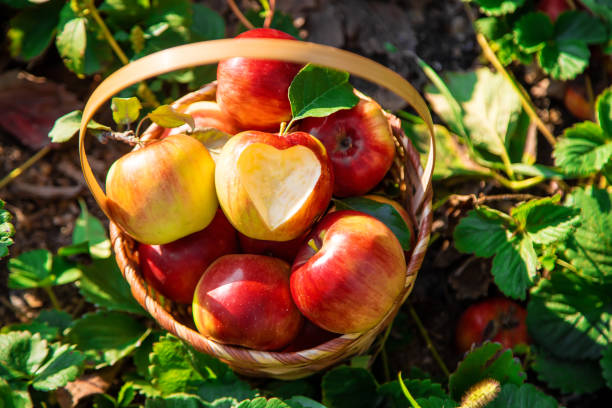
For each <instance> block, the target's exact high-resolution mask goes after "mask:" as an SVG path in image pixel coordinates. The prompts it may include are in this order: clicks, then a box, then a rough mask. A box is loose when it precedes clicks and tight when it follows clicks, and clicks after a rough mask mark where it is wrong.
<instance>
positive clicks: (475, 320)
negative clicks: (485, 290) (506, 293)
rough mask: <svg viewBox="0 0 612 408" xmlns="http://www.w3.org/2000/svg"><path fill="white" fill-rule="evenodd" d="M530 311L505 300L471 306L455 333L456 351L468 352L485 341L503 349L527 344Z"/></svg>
mask: <svg viewBox="0 0 612 408" xmlns="http://www.w3.org/2000/svg"><path fill="white" fill-rule="evenodd" d="M526 317H527V311H526V310H525V309H524V308H523V307H521V306H520V305H519V304H518V303H516V302H513V301H512V300H510V299H506V298H494V299H487V300H484V301H482V302H479V303H476V304H473V305H471V306H470V307H468V308H467V309H466V310H465V312H463V314H462V315H461V317H460V319H459V324H458V325H457V330H456V337H455V338H456V341H457V348H458V349H459V351H461V352H466V351H468V350H469V349H470V348H471V347H472V344H476V345H479V344H481V343H482V342H484V341H486V340H490V341H495V342H498V343H501V345H502V346H504V348H513V347H514V346H517V345H519V344H527V343H528V342H529V338H528V336H527V325H526V324H525V319H526Z"/></svg>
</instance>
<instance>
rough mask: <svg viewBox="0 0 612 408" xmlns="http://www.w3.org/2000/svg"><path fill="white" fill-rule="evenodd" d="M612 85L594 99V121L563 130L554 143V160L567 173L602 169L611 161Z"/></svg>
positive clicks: (590, 172) (583, 172)
mask: <svg viewBox="0 0 612 408" xmlns="http://www.w3.org/2000/svg"><path fill="white" fill-rule="evenodd" d="M611 106H612V88H608V89H606V90H605V91H604V92H602V94H601V95H599V97H598V98H597V102H596V105H595V108H596V112H597V121H598V123H593V122H590V121H586V122H582V123H578V124H576V125H574V126H573V127H571V128H567V129H565V131H564V132H563V137H562V138H560V139H559V143H558V144H557V145H556V146H555V150H554V152H553V157H554V158H555V163H556V164H557V165H558V166H559V167H561V168H562V169H563V171H564V172H565V173H566V174H568V175H570V176H578V177H586V176H590V175H593V174H597V173H598V172H601V171H606V169H607V167H606V166H609V164H610V163H612V160H611V159H612V108H611Z"/></svg>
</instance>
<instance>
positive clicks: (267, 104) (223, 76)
mask: <svg viewBox="0 0 612 408" xmlns="http://www.w3.org/2000/svg"><path fill="white" fill-rule="evenodd" d="M236 38H272V39H274V38H276V39H282V40H295V38H293V37H292V36H290V35H289V34H286V33H284V32H282V31H278V30H274V29H271V28H257V29H254V30H250V31H246V32H244V33H242V34H240V35H238V36H237V37H236ZM301 68H302V66H301V65H299V64H293V63H289V62H284V61H277V60H261V59H252V58H230V59H228V60H225V61H221V62H219V66H218V68H217V102H218V103H219V106H220V107H221V109H222V110H224V111H225V112H227V114H228V115H229V116H231V117H232V118H234V120H235V121H236V122H237V123H238V125H239V127H240V128H241V129H243V130H268V131H274V130H278V128H279V125H280V123H281V122H288V121H289V120H291V105H290V104H289V85H291V81H293V78H294V77H295V75H296V74H297V73H298V71H299V70H300V69H301Z"/></svg>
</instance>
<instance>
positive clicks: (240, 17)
mask: <svg viewBox="0 0 612 408" xmlns="http://www.w3.org/2000/svg"><path fill="white" fill-rule="evenodd" d="M227 4H228V5H229V6H230V8H231V9H232V11H233V12H234V14H235V15H236V17H238V20H240V22H241V23H242V25H244V26H245V27H246V28H248V29H249V30H252V29H254V28H255V26H254V25H253V24H252V23H251V22H250V21H249V20H247V18H246V17H245V16H244V14H242V12H241V11H240V9H239V8H238V6H237V5H236V2H234V0H227Z"/></svg>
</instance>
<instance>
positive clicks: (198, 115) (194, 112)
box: [161, 101, 239, 137]
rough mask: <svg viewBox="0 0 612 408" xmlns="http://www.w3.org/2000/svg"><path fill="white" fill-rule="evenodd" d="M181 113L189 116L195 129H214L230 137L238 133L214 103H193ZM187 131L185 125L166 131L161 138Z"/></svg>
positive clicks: (187, 126)
mask: <svg viewBox="0 0 612 408" xmlns="http://www.w3.org/2000/svg"><path fill="white" fill-rule="evenodd" d="M181 111H182V112H183V113H186V114H188V115H191V117H192V118H193V122H194V124H195V127H196V128H203V129H205V128H215V129H219V130H220V131H222V132H225V133H228V134H230V135H234V134H236V133H238V132H239V130H238V127H237V125H236V123H234V120H233V119H232V118H231V117H230V116H229V115H227V114H226V113H225V112H224V111H222V110H221V108H219V105H218V104H217V103H216V102H214V101H198V102H194V103H192V104H190V105H189V106H187V108H185V109H184V110H181ZM189 129H190V128H189V125H187V124H185V125H182V126H179V127H176V128H172V129H166V130H164V132H163V133H162V135H161V137H166V136H168V135H175V134H177V133H185V132H186V131H188V130H189Z"/></svg>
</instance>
